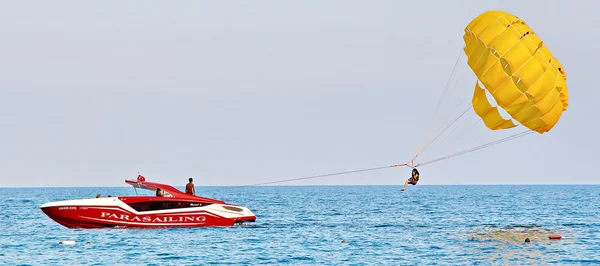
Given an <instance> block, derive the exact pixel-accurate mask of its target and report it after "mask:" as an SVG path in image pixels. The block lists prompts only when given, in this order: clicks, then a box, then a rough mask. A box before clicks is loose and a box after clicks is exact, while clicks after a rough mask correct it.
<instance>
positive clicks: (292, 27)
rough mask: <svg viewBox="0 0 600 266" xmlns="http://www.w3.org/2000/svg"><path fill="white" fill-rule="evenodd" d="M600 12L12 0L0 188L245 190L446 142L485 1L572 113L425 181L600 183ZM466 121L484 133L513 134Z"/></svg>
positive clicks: (1, 66)
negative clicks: (521, 40) (556, 74)
mask: <svg viewBox="0 0 600 266" xmlns="http://www.w3.org/2000/svg"><path fill="white" fill-rule="evenodd" d="M599 6H600V4H598V3H596V2H594V1H549V0H539V1H537V0H536V1H533V0H532V1H507V0H504V1H481V0H476V1H467V0H465V1H251V2H249V1H175V2H174V1H98V2H82V1H53V2H46V1H36V2H34V3H32V2H29V1H10V2H6V3H4V4H3V5H2V8H0V23H1V25H2V26H1V27H0V36H2V37H1V40H2V41H0V73H1V74H0V123H1V125H2V126H1V130H0V187H57V186H66V187H76V186H126V185H125V183H124V180H125V179H132V178H135V177H136V176H137V173H138V172H141V173H142V175H144V176H145V177H146V179H147V180H149V181H156V182H163V183H168V184H171V185H175V186H183V185H184V184H185V183H186V182H187V178H188V177H194V179H195V184H196V186H200V187H202V186H215V185H227V186H240V185H250V184H256V183H262V182H269V181H277V180H284V179H289V178H299V177H305V176H312V175H320V174H328V173H336V172H344V171H351V170H359V169H366V168H371V167H380V166H389V165H393V164H397V163H405V162H407V161H409V160H410V159H411V158H412V157H413V156H414V155H415V153H416V151H417V150H418V149H419V147H420V146H419V145H420V144H421V143H423V136H425V135H426V134H429V135H432V136H435V134H432V132H433V133H436V132H440V130H438V131H435V130H429V131H428V130H427V125H428V123H429V122H430V121H432V120H431V119H432V115H433V113H434V111H435V107H436V104H437V102H438V99H440V96H441V95H442V92H443V90H444V87H445V86H446V82H447V81H448V79H449V76H450V74H451V73H452V69H453V66H454V64H455V63H456V62H457V61H456V60H457V56H458V55H459V54H460V52H461V49H462V47H463V45H464V43H463V39H462V35H463V30H464V27H465V26H466V25H467V24H468V23H469V22H470V21H471V20H472V19H473V18H475V17H476V16H477V15H479V14H480V13H482V12H484V11H486V10H490V9H501V10H504V11H507V12H510V13H513V14H515V15H517V16H519V17H521V18H522V19H524V20H525V21H526V22H527V23H528V24H529V25H530V26H531V27H532V28H533V29H534V30H535V31H536V32H537V34H538V36H540V38H542V40H543V41H544V43H545V45H546V46H547V47H549V49H550V50H551V51H552V52H553V54H554V56H555V57H556V58H558V59H559V60H560V61H561V63H562V64H563V66H564V68H565V69H566V72H567V77H568V80H567V84H568V86H569V87H568V89H569V109H568V110H567V111H566V112H565V113H564V114H563V116H562V117H561V120H560V121H559V123H558V124H557V126H556V127H555V128H554V129H553V130H552V131H550V132H549V133H546V134H543V135H539V134H535V135H529V136H526V137H523V138H519V139H515V140H511V141H509V142H506V143H503V144H500V145H496V146H493V147H489V148H485V149H482V150H479V151H477V152H473V153H469V154H465V155H462V156H458V157H454V158H452V159H448V160H444V161H440V162H436V163H432V164H429V165H424V166H422V167H420V168H419V171H420V172H421V181H420V183H419V185H439V184H452V185H455V184H457V185H460V184H599V183H600V178H599V177H598V175H597V173H596V172H597V171H595V167H594V166H595V163H596V160H595V159H594V157H595V156H596V155H597V152H598V150H599V148H600V147H599V145H598V139H597V137H596V136H597V135H598V133H597V132H598V129H600V127H599V126H598V121H600V119H599V118H598V115H599V111H598V109H597V108H596V107H594V105H595V104H596V102H597V101H598V96H599V94H598V90H597V89H596V88H595V87H596V86H597V85H596V77H597V76H598V73H597V70H598V69H599V68H598V66H597V63H596V61H598V59H599V56H598V53H596V52H595V51H594V48H595V44H596V43H597V42H598V41H599V40H600V32H599V31H600V27H599V26H600V17H599V16H597V14H596V10H598V8H599ZM463 58H464V57H463ZM458 68H459V69H461V70H462V71H463V72H461V73H463V74H461V76H460V77H462V79H461V78H460V77H458V76H457V77H456V80H457V84H459V85H457V86H456V87H454V88H453V90H452V93H455V94H456V95H457V97H462V98H463V99H467V100H468V99H469V97H470V96H471V94H472V90H473V85H474V79H473V77H472V76H470V74H469V72H468V71H469V69H468V67H467V66H466V63H465V62H464V61H459V64H458ZM452 95H453V94H451V95H450V96H448V97H446V98H447V99H446V100H448V101H449V102H451V100H452V99H453V98H451V96H452ZM448 108H450V107H448ZM448 110H451V109H448ZM471 113H472V111H471ZM441 114H444V112H442V113H441ZM440 125H441V124H439V125H438V126H440ZM468 125H469V127H466V129H468V130H469V131H468V132H474V133H473V134H475V133H477V134H478V136H483V139H487V140H494V139H497V138H498V136H500V135H497V133H498V134H500V133H502V132H492V131H488V130H486V128H485V126H484V125H483V123H481V122H479V123H477V121H475V122H473V123H469V124H468ZM455 136H462V135H458V133H457V135H455ZM474 139H475V138H470V137H466V138H464V137H463V138H459V137H455V138H454V139H453V138H452V136H451V137H449V138H448V139H447V140H446V142H444V143H446V144H448V143H450V144H451V145H454V146H453V147H452V148H447V149H446V148H444V147H443V146H439V147H438V148H436V149H434V148H435V147H434V146H433V145H432V146H431V147H430V148H431V153H430V154H429V155H427V156H429V157H421V155H419V157H417V162H419V160H420V159H422V158H423V160H425V158H429V159H435V158H439V157H440V156H444V155H448V154H452V153H453V152H456V151H461V150H466V149H468V148H471V147H472V145H475V144H476V143H475V142H473V143H471V141H474ZM459 140H460V141H459ZM482 143H483V142H482ZM479 144H481V143H479ZM430 148H427V150H426V151H427V152H429V151H430ZM422 156H426V154H425V153H423V155H422ZM436 156H437V157H436ZM409 175H410V168H407V167H397V168H389V169H381V170H376V171H368V172H361V173H355V174H346V175H336V176H329V177H323V178H315V179H309V180H303V181H296V182H288V183H282V184H281V185H399V184H403V183H404V180H406V178H408V177H409Z"/></svg>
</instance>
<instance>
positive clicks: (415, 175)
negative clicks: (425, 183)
mask: <svg viewBox="0 0 600 266" xmlns="http://www.w3.org/2000/svg"><path fill="white" fill-rule="evenodd" d="M418 182H419V170H417V168H413V170H412V176H411V177H410V178H409V179H407V180H406V182H404V187H403V188H402V189H401V190H400V191H404V190H406V187H407V186H408V184H411V185H413V186H414V185H416V184H417V183H418Z"/></svg>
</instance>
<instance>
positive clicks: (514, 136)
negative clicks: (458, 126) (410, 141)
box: [415, 130, 535, 167]
mask: <svg viewBox="0 0 600 266" xmlns="http://www.w3.org/2000/svg"><path fill="white" fill-rule="evenodd" d="M533 133H535V131H532V130H527V131H524V132H520V133H517V134H514V135H510V136H508V137H505V138H502V139H499V140H495V141H492V142H488V143H486V144H483V145H480V146H477V147H474V148H470V149H467V150H464V151H461V152H457V153H454V154H450V155H447V156H444V157H440V158H437V159H434V160H431V161H427V162H424V163H420V164H417V165H415V167H416V166H422V165H426V164H431V163H435V162H439V161H443V160H447V159H450V158H453V157H456V156H459V155H463V154H467V153H470V152H474V151H477V150H481V149H483V148H487V147H490V146H494V145H497V144H500V143H503V142H507V141H509V140H513V139H516V138H520V137H524V136H527V135H529V134H533Z"/></svg>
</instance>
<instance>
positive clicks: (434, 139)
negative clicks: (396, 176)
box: [412, 105, 471, 160]
mask: <svg viewBox="0 0 600 266" xmlns="http://www.w3.org/2000/svg"><path fill="white" fill-rule="evenodd" d="M469 109H471V105H469V107H467V109H465V110H464V111H463V112H462V113H461V114H460V115H459V116H458V117H456V118H455V119H454V121H452V123H450V125H448V126H447V127H446V128H444V130H442V132H440V133H439V134H438V135H437V136H436V137H435V138H433V139H432V140H431V141H430V142H429V143H428V144H427V145H425V147H423V148H422V149H421V150H419V151H418V152H417V153H416V154H415V156H413V158H412V160H414V159H416V158H417V156H419V154H421V153H422V152H423V151H424V150H425V149H427V147H429V146H430V145H431V144H433V142H435V141H436V140H437V139H438V138H439V137H440V136H441V135H443V134H444V132H446V130H448V129H449V128H450V127H452V125H454V123H456V121H458V119H460V118H461V117H462V116H463V115H465V114H466V113H467V111H469Z"/></svg>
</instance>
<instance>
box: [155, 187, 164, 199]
mask: <svg viewBox="0 0 600 266" xmlns="http://www.w3.org/2000/svg"><path fill="white" fill-rule="evenodd" d="M156 196H157V197H164V196H165V192H164V191H162V189H160V188H157V189H156Z"/></svg>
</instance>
